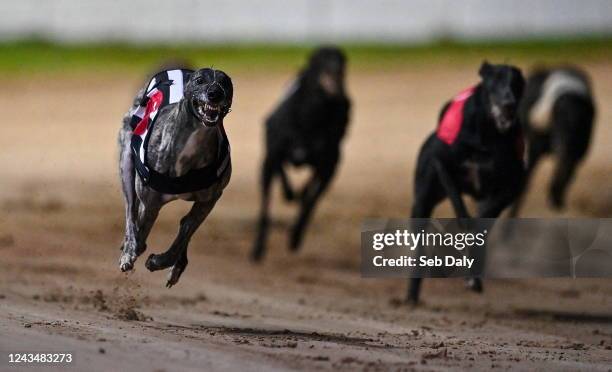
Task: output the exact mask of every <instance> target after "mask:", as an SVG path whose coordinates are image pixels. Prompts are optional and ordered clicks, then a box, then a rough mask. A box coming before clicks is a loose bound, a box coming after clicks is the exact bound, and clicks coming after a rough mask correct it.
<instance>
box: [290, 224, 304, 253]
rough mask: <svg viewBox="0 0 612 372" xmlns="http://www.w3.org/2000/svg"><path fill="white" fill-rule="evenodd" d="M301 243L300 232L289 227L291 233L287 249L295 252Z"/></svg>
mask: <svg viewBox="0 0 612 372" xmlns="http://www.w3.org/2000/svg"><path fill="white" fill-rule="evenodd" d="M301 244H302V233H301V232H300V231H299V230H298V229H296V228H293V229H291V233H290V235H289V250H290V251H291V252H297V251H298V250H299V249H300V245H301Z"/></svg>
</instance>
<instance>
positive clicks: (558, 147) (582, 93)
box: [511, 67, 595, 217]
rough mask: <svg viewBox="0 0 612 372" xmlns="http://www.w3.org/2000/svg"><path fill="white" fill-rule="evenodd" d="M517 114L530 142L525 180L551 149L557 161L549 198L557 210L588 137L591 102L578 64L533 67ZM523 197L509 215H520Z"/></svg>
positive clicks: (582, 72) (593, 117) (561, 205)
mask: <svg viewBox="0 0 612 372" xmlns="http://www.w3.org/2000/svg"><path fill="white" fill-rule="evenodd" d="M519 118H520V119H521V122H522V123H523V126H524V128H525V131H526V136H527V143H528V156H527V179H528V180H529V178H530V176H531V174H532V172H533V170H534V168H535V166H536V165H537V163H538V161H539V160H540V159H541V158H542V156H543V155H546V154H552V155H553V156H554V157H555V158H556V166H555V171H554V174H553V177H552V180H551V183H550V187H549V200H550V203H551V204H552V206H553V207H554V208H556V209H560V208H562V207H563V206H564V204H565V194H566V191H567V188H568V185H569V184H570V183H571V181H572V178H573V176H574V174H575V171H576V168H577V167H578V165H579V164H580V162H581V161H582V159H583V158H584V156H585V154H586V152H587V150H588V148H589V143H590V142H591V133H592V131H593V122H594V119H595V103H594V99H593V94H592V89H591V83H590V79H589V77H588V75H587V74H586V73H585V72H584V71H582V70H580V69H578V68H576V67H561V68H552V69H547V68H539V69H536V70H535V71H533V72H532V73H531V75H530V76H529V78H528V79H527V85H526V87H525V94H524V95H523V100H522V101H521V104H520V106H519ZM527 182H528V181H527ZM522 199H523V197H521V198H520V199H519V200H518V201H517V202H516V203H515V204H514V206H513V208H512V210H511V216H512V217H516V216H517V215H518V213H519V209H520V207H521V201H522Z"/></svg>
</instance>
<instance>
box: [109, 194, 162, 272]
mask: <svg viewBox="0 0 612 372" xmlns="http://www.w3.org/2000/svg"><path fill="white" fill-rule="evenodd" d="M145 193H146V194H147V195H146V196H147V197H146V198H144V199H143V200H140V202H139V208H138V218H137V221H136V234H135V237H134V241H133V242H130V244H129V245H125V246H124V247H123V254H122V255H121V258H120V260H119V267H120V269H121V271H129V270H132V268H134V262H136V258H138V256H139V255H141V254H142V252H144V250H145V248H146V242H147V237H148V236H149V233H150V232H151V229H152V228H153V224H154V223H155V220H156V219H157V216H158V215H159V210H160V209H161V207H162V205H163V202H162V201H161V199H160V198H159V197H158V196H159V194H157V193H155V195H149V193H148V192H145Z"/></svg>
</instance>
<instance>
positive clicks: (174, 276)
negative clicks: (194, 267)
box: [166, 264, 187, 288]
mask: <svg viewBox="0 0 612 372" xmlns="http://www.w3.org/2000/svg"><path fill="white" fill-rule="evenodd" d="M185 266H187V265H178V264H177V265H174V266H172V269H171V270H170V274H168V281H167V282H166V287H167V288H171V287H172V286H173V285H175V284H176V283H178V281H179V278H180V277H181V275H182V274H183V272H184V271H185Z"/></svg>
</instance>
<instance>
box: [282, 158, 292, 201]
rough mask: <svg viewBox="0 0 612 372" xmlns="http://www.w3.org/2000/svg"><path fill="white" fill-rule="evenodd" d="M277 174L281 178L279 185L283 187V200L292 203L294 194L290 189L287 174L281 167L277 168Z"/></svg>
mask: <svg viewBox="0 0 612 372" xmlns="http://www.w3.org/2000/svg"><path fill="white" fill-rule="evenodd" d="M279 174H280V178H281V183H282V186H283V196H284V197H285V200H287V201H292V200H294V199H295V192H293V188H292V187H291V182H289V177H287V172H285V170H284V169H283V167H282V166H281V167H279Z"/></svg>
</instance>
